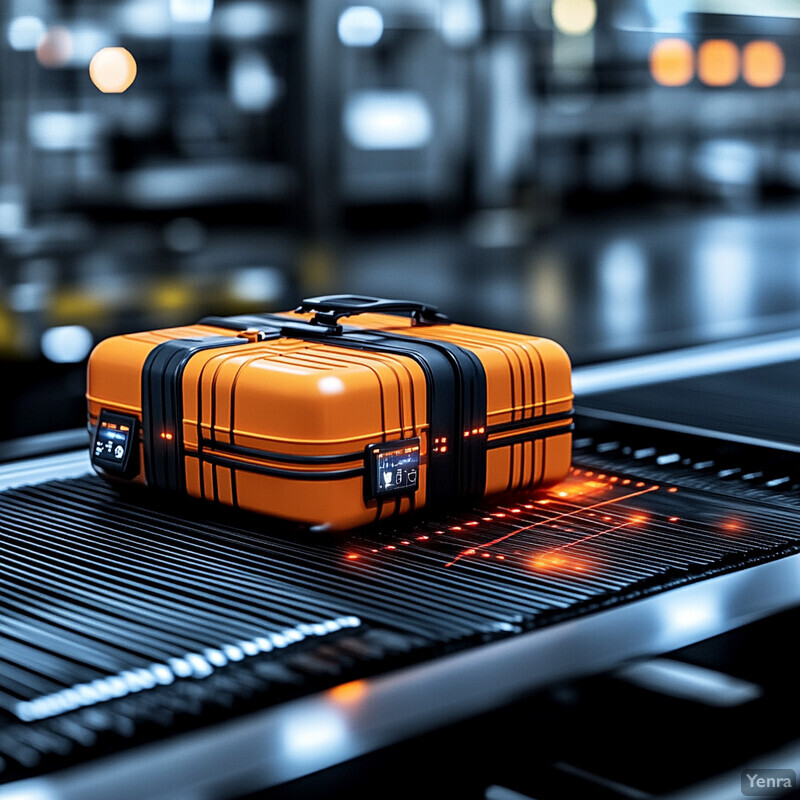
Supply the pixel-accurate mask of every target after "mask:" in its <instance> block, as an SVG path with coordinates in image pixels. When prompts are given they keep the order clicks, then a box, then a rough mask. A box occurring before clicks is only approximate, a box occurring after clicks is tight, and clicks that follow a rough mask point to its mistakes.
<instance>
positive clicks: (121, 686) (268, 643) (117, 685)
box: [14, 616, 361, 722]
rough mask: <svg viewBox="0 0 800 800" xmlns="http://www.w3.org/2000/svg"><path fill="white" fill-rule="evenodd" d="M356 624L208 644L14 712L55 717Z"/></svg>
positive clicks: (341, 620)
mask: <svg viewBox="0 0 800 800" xmlns="http://www.w3.org/2000/svg"><path fill="white" fill-rule="evenodd" d="M360 625H361V620H360V619H359V618H358V617H353V616H348V617H337V618H336V619H329V620H325V621H323V622H314V623H302V624H300V625H297V626H295V627H294V628H286V629H285V630H283V631H281V632H280V633H266V634H264V635H263V636H257V637H256V638H255V639H249V640H247V641H240V642H237V643H236V644H226V645H222V646H221V647H218V648H216V647H208V648H206V649H205V650H203V652H202V654H201V653H186V654H184V655H183V656H179V657H175V658H169V659H167V661H166V663H161V664H150V666H149V667H140V668H139V669H127V670H124V671H122V672H118V673H117V674H116V675H109V676H107V677H105V678H98V679H97V680H94V681H91V682H90V683H78V684H76V685H75V686H70V687H68V688H67V689H62V690H61V691H59V692H54V693H53V694H46V695H42V696H41V697H36V698H34V699H33V700H24V701H20V702H19V703H17V705H16V707H15V708H14V713H15V714H16V715H17V717H18V718H19V719H21V720H22V721H23V722H33V721H35V720H40V719H47V718H48V717H55V716H58V715H59V714H65V713H67V712H69V711H76V710H77V709H79V708H84V707H86V706H93V705H97V704H98V703H103V702H105V701H106V700H113V699H116V698H119V697H126V696H127V695H129V694H135V693H136V692H141V691H144V690H146V689H152V688H154V687H156V686H167V685H169V684H170V683H173V682H174V681H175V679H176V678H206V677H208V676H209V675H211V673H212V672H214V670H215V669H216V668H219V667H224V666H226V665H227V664H230V663H231V662H232V661H233V662H235V661H243V660H244V659H245V658H249V657H252V656H257V655H261V654H262V653H269V652H271V651H272V650H279V649H282V648H284V647H288V646H290V645H293V644H296V643H297V642H302V641H303V639H305V638H307V637H309V636H327V635H328V634H331V633H336V632H337V631H340V630H342V629H344V628H358V627H360Z"/></svg>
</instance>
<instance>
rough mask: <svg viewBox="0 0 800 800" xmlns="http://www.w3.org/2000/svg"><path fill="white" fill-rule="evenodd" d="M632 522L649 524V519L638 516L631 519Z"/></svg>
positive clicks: (641, 515)
mask: <svg viewBox="0 0 800 800" xmlns="http://www.w3.org/2000/svg"><path fill="white" fill-rule="evenodd" d="M631 522H647V517H645V516H644V515H643V514H637V515H636V516H635V517H631Z"/></svg>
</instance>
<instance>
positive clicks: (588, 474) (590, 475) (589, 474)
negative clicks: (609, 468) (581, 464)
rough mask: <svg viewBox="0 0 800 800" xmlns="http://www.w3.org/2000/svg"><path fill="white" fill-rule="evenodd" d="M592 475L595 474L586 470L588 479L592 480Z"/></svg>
mask: <svg viewBox="0 0 800 800" xmlns="http://www.w3.org/2000/svg"><path fill="white" fill-rule="evenodd" d="M592 475H594V472H589V470H586V477H587V478H591V477H592Z"/></svg>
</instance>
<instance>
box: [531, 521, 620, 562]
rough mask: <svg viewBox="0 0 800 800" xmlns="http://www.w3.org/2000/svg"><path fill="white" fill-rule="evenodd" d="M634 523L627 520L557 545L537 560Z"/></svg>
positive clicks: (540, 555)
mask: <svg viewBox="0 0 800 800" xmlns="http://www.w3.org/2000/svg"><path fill="white" fill-rule="evenodd" d="M635 524H636V523H635V522H634V521H633V520H628V522H621V523H620V524H619V525H614V526H613V527H612V528H606V529H605V530H603V531H598V532H597V533H590V534H588V535H587V536H583V537H581V538H580V539H576V540H575V541H574V542H567V543H566V544H562V545H559V546H558V547H554V548H553V549H552V550H545V552H544V553H540V554H539V555H538V556H536V557H537V558H542V557H543V556H549V555H550V554H551V553H557V552H559V550H566V549H567V548H568V547H575V545H577V544H583V543H584V542H588V541H589V539H596V538H597V537H598V536H602V535H603V534H606V533H612V532H613V531H618V530H619V529H620V528H627V527H628V525H635Z"/></svg>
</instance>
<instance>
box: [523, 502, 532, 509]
mask: <svg viewBox="0 0 800 800" xmlns="http://www.w3.org/2000/svg"><path fill="white" fill-rule="evenodd" d="M525 508H533V506H532V505H531V504H530V503H526V504H525Z"/></svg>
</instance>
